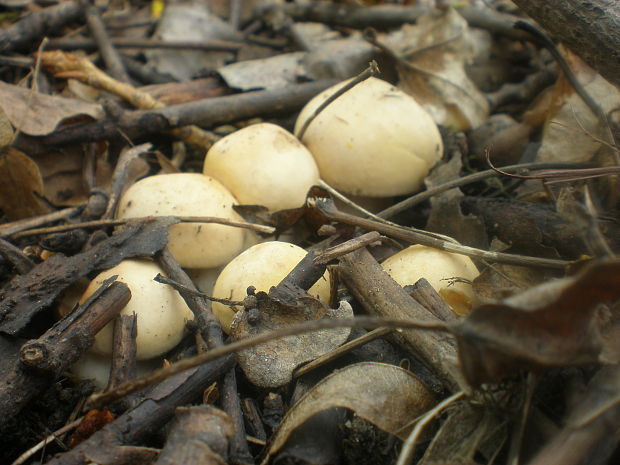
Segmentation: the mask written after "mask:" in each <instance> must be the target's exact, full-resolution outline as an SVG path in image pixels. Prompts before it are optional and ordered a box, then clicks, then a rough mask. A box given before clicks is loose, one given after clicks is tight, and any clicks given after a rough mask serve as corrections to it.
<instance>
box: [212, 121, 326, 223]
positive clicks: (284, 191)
mask: <svg viewBox="0 0 620 465" xmlns="http://www.w3.org/2000/svg"><path fill="white" fill-rule="evenodd" d="M203 172H204V174H206V175H209V176H213V177H214V178H215V179H217V180H219V181H220V182H221V183H222V184H224V186H226V187H227V188H228V189H229V190H230V191H231V192H232V194H233V195H234V196H235V197H236V198H237V200H238V201H239V203H242V204H249V205H263V206H265V207H267V208H268V209H269V210H270V211H277V210H285V209H289V208H297V207H300V206H302V205H303V204H304V202H305V200H306V194H307V192H308V189H310V187H311V186H312V185H314V184H316V183H317V181H318V180H319V169H318V168H317V166H316V163H315V161H314V159H313V158H312V154H311V153H310V152H309V151H308V149H306V147H304V146H303V144H302V143H301V142H299V140H297V138H296V137H295V136H293V135H292V134H291V133H289V132H288V131H286V130H284V129H283V128H281V127H280V126H276V125H275V124H270V123H260V124H254V125H252V126H248V127H246V128H243V129H240V130H239V131H236V132H234V133H232V134H230V135H228V136H226V137H224V138H223V139H220V140H219V141H217V142H216V143H215V144H214V145H213V147H211V149H210V150H209V152H208V153H207V156H206V158H205V162H204V168H203Z"/></svg>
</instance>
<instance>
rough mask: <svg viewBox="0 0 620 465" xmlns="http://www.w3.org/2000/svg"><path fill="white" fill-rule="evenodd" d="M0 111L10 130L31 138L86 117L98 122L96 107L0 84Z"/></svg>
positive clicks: (98, 116) (3, 83)
mask: <svg viewBox="0 0 620 465" xmlns="http://www.w3.org/2000/svg"><path fill="white" fill-rule="evenodd" d="M0 107H2V109H3V110H4V111H5V113H6V114H7V116H8V117H9V119H10V120H11V123H12V124H13V127H15V128H16V129H19V130H20V131H21V132H23V133H24V134H28V135H31V136H45V135H47V134H50V133H51V132H53V131H54V130H55V129H56V127H57V126H58V125H59V124H60V123H61V122H62V121H64V120H66V119H69V118H76V117H78V116H82V115H88V116H90V117H92V118H95V119H99V118H102V117H103V115H104V113H103V109H102V108H101V106H100V105H96V104H93V103H87V102H83V101H81V100H75V99H70V98H63V97H56V96H51V95H45V94H41V93H39V92H34V91H32V90H29V89H24V88H23V87H19V86H14V85H11V84H7V83H5V82H2V81H0Z"/></svg>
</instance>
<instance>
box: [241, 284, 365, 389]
mask: <svg viewBox="0 0 620 465" xmlns="http://www.w3.org/2000/svg"><path fill="white" fill-rule="evenodd" d="M292 297H293V300H294V301H295V302H296V303H297V305H296V306H291V305H287V304H284V303H282V302H280V301H277V300H275V299H272V298H271V297H270V296H269V295H268V294H266V293H264V292H257V293H256V299H257V304H256V309H251V310H249V311H245V312H237V313H236V314H235V318H234V320H233V323H232V326H231V331H230V333H231V336H232V337H233V338H234V339H243V338H245V337H249V336H255V335H258V334H262V333H265V332H270V331H277V329H278V328H282V327H286V326H289V325H292V324H295V323H300V322H302V321H309V320H316V319H319V318H352V317H353V310H352V309H351V306H350V305H349V304H348V303H346V302H343V303H341V305H340V307H339V308H337V309H326V308H325V307H324V306H323V304H322V303H321V302H320V301H319V300H317V299H315V298H313V297H311V296H309V295H307V294H305V295H302V296H292ZM350 332H351V329H350V328H334V329H325V330H321V331H313V332H310V333H304V334H300V335H297V336H289V337H285V338H279V339H275V340H273V341H269V342H267V343H264V344H260V345H258V346H256V347H251V348H249V349H245V350H242V351H240V352H238V353H237V359H238V361H239V366H240V367H241V369H242V370H243V372H244V373H245V375H246V376H247V378H248V379H249V380H250V381H251V382H252V383H253V384H255V385H256V386H260V387H279V386H283V385H285V384H287V383H288V382H290V380H291V378H292V373H293V371H294V370H295V368H297V367H298V366H299V365H301V364H302V363H304V362H308V361H310V360H314V359H315V358H317V357H319V356H321V355H323V354H325V353H327V352H329V351H330V350H333V349H335V348H336V347H338V346H340V345H341V344H343V343H344V342H345V341H346V340H347V338H348V337H349V333H350Z"/></svg>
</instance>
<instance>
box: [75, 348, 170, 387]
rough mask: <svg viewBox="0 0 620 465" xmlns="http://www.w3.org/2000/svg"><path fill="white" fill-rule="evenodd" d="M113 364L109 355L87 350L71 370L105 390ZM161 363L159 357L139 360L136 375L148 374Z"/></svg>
mask: <svg viewBox="0 0 620 465" xmlns="http://www.w3.org/2000/svg"><path fill="white" fill-rule="evenodd" d="M111 364H112V361H111V359H110V356H109V355H97V354H93V353H92V352H86V353H85V354H84V355H82V357H81V358H80V359H79V360H78V361H77V362H75V363H74V364H73V365H71V372H72V373H73V374H74V375H75V376H77V377H78V378H80V379H90V380H91V381H92V382H93V383H94V384H95V386H96V387H97V388H98V389H100V390H104V389H105V388H106V386H107V385H108V379H109V377H110V365H111ZM161 365H162V361H161V360H157V359H154V360H142V361H139V362H137V363H136V376H143V375H147V374H149V373H150V372H152V371H154V370H156V369H157V368H159V367H161Z"/></svg>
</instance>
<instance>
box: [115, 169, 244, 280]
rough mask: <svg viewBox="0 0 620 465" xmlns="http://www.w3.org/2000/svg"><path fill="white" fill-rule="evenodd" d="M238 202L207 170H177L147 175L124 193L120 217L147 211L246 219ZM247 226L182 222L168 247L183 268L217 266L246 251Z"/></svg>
mask: <svg viewBox="0 0 620 465" xmlns="http://www.w3.org/2000/svg"><path fill="white" fill-rule="evenodd" d="M235 203H237V201H236V199H235V198H234V197H233V195H232V194H231V193H230V192H229V191H228V189H226V188H225V187H224V186H222V184H221V183H220V182H219V181H217V180H215V179H213V178H211V177H209V176H204V175H202V174H195V173H174V174H160V175H156V176H150V177H148V178H144V179H142V180H140V181H138V182H137V183H135V184H134V185H133V186H131V187H130V188H129V189H128V190H127V192H125V194H124V195H123V197H122V198H121V200H120V202H119V206H118V210H117V217H118V218H137V217H142V216H151V215H153V216H157V215H158V216H166V215H174V216H213V217H220V218H226V219H231V220H236V221H241V220H242V218H241V217H240V216H239V215H238V214H237V213H235V211H234V210H233V208H232V206H233V204H235ZM243 242H244V232H243V230H242V229H239V228H235V227H231V226H224V225H221V224H214V223H182V224H175V225H173V226H171V227H170V229H169V235H168V247H169V248H170V252H171V253H172V255H173V256H174V258H176V259H177V261H178V262H179V263H180V265H181V266H183V267H188V268H213V267H217V266H220V265H223V264H225V263H227V262H228V261H230V260H231V259H232V258H233V257H234V256H235V255H237V254H238V253H239V252H241V250H243Z"/></svg>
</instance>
